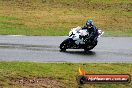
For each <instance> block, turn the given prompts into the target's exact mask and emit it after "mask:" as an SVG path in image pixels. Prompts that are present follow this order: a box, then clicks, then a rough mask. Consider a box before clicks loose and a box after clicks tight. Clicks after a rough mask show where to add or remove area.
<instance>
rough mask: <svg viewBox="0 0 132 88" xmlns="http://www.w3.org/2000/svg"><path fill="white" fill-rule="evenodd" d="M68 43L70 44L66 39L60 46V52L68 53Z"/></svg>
mask: <svg viewBox="0 0 132 88" xmlns="http://www.w3.org/2000/svg"><path fill="white" fill-rule="evenodd" d="M68 43H69V40H68V39H66V40H64V41H63V42H62V43H61V44H60V51H61V52H65V51H66V49H67V48H68Z"/></svg>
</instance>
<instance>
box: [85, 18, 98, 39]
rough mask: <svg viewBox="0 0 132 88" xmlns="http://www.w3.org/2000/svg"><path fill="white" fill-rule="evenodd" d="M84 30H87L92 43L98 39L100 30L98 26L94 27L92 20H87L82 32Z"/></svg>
mask: <svg viewBox="0 0 132 88" xmlns="http://www.w3.org/2000/svg"><path fill="white" fill-rule="evenodd" d="M83 29H87V31H88V33H89V40H90V41H93V40H94V39H97V37H98V29H97V28H96V26H94V25H93V21H92V20H87V21H86V25H85V26H84V27H82V30H83Z"/></svg>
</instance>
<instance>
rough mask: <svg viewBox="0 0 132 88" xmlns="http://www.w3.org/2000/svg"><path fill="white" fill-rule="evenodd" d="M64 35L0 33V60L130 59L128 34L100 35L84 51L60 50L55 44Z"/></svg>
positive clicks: (106, 60)
mask: <svg viewBox="0 0 132 88" xmlns="http://www.w3.org/2000/svg"><path fill="white" fill-rule="evenodd" d="M64 39H66V37H59V36H58V37H54V36H2V35H1V36H0V60H1V61H37V62H132V48H131V44H130V42H132V38H131V37H125V38H121V37H103V38H100V39H99V43H98V45H97V46H96V47H95V48H94V49H93V50H92V51H88V52H84V50H83V49H68V50H67V51H66V52H60V49H59V44H60V43H61V42H62V41H63V40H64Z"/></svg>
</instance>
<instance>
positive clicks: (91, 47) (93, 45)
mask: <svg viewBox="0 0 132 88" xmlns="http://www.w3.org/2000/svg"><path fill="white" fill-rule="evenodd" d="M97 42H98V41H95V42H94V43H93V44H87V45H86V46H85V48H84V51H89V50H92V49H93V48H94V47H95V46H96V45H97Z"/></svg>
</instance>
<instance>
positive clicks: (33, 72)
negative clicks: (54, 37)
mask: <svg viewBox="0 0 132 88" xmlns="http://www.w3.org/2000/svg"><path fill="white" fill-rule="evenodd" d="M79 66H80V64H79V63H74V64H73V63H34V62H0V86H2V87H5V88H6V87H7V88H12V87H15V88H18V87H22V86H21V85H20V84H19V83H17V84H15V83H13V82H12V81H11V79H22V78H27V79H28V78H29V79H30V78H33V77H36V78H37V77H38V78H39V77H47V78H49V79H52V80H57V81H58V82H60V84H62V86H61V87H64V88H66V87H67V88H76V87H77V83H76V77H77V76H78V75H79V73H78V68H79ZM82 67H83V68H84V69H85V70H86V73H87V74H130V75H132V64H129V63H86V64H85V63H84V64H83V65H82ZM32 85H33V84H32ZM38 87H42V86H41V85H38ZM81 87H84V88H131V87H132V82H131V83H130V84H85V85H82V86H81Z"/></svg>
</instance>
